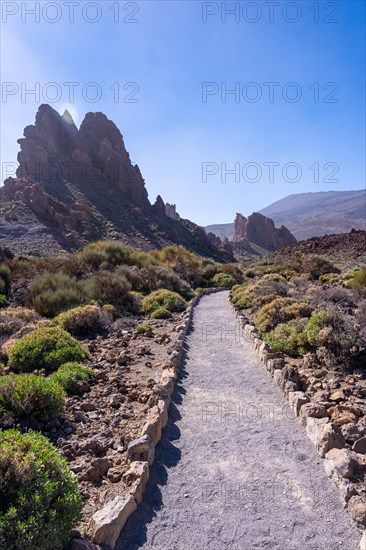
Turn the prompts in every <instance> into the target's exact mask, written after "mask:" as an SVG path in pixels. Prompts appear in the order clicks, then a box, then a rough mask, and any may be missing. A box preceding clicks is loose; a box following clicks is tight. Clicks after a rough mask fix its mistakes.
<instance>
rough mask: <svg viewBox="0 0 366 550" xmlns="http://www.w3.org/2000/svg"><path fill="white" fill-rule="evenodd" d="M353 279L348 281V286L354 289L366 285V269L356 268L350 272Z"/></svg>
mask: <svg viewBox="0 0 366 550" xmlns="http://www.w3.org/2000/svg"><path fill="white" fill-rule="evenodd" d="M350 275H351V279H350V280H349V281H347V286H349V287H350V288H352V289H353V290H359V289H363V288H365V287H366V269H355V270H353V271H351V273H350Z"/></svg>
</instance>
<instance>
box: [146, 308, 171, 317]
mask: <svg viewBox="0 0 366 550" xmlns="http://www.w3.org/2000/svg"><path fill="white" fill-rule="evenodd" d="M171 317H172V314H171V312H170V311H169V310H168V309H166V308H165V307H158V309H155V311H153V312H152V314H151V318H152V319H170V318H171Z"/></svg>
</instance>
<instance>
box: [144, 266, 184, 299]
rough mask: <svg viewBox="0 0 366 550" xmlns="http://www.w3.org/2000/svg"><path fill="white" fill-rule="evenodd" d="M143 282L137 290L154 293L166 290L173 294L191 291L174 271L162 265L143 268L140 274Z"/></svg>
mask: <svg viewBox="0 0 366 550" xmlns="http://www.w3.org/2000/svg"><path fill="white" fill-rule="evenodd" d="M139 274H140V277H141V280H140V282H139V284H137V286H136V289H137V290H140V291H142V292H153V291H154V290H159V289H161V288H165V289H166V290H171V291H172V292H178V293H179V294H181V293H182V292H183V293H184V292H185V291H187V290H189V287H188V285H187V283H186V282H185V281H183V280H182V279H181V278H180V277H179V276H178V275H177V274H176V273H174V271H173V270H172V269H169V268H167V267H163V266H160V265H148V266H147V267H143V268H142V269H141V270H140V272H139Z"/></svg>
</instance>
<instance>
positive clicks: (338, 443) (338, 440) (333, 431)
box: [316, 422, 346, 458]
mask: <svg viewBox="0 0 366 550" xmlns="http://www.w3.org/2000/svg"><path fill="white" fill-rule="evenodd" d="M345 444H346V441H345V439H344V437H343V434H342V432H341V430H340V429H339V428H338V426H337V425H336V424H333V423H331V422H327V423H326V424H323V425H321V426H320V427H319V432H318V437H317V442H316V448H317V451H318V453H319V454H320V456H321V457H322V458H324V457H325V455H326V453H327V452H328V451H330V449H334V448H335V449H342V448H343V447H344V446H345Z"/></svg>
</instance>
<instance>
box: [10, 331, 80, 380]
mask: <svg viewBox="0 0 366 550" xmlns="http://www.w3.org/2000/svg"><path fill="white" fill-rule="evenodd" d="M88 356H89V352H88V350H87V349H86V348H85V347H84V346H82V345H81V344H80V343H79V342H78V341H77V340H75V338H73V337H72V336H71V335H70V334H69V333H68V332H66V331H65V330H63V329H62V328H60V327H42V328H38V329H36V330H34V331H33V332H31V333H29V334H26V335H25V336H22V337H21V338H20V339H19V340H18V341H17V342H16V344H15V345H14V346H13V347H12V349H11V350H10V352H9V366H10V367H11V368H12V369H13V370H14V371H16V372H30V371H33V370H36V369H44V370H45V371H46V372H50V371H54V370H56V369H58V368H59V367H60V366H61V365H63V364H64V363H67V362H69V361H83V360H84V359H86V358H87V357H88Z"/></svg>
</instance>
